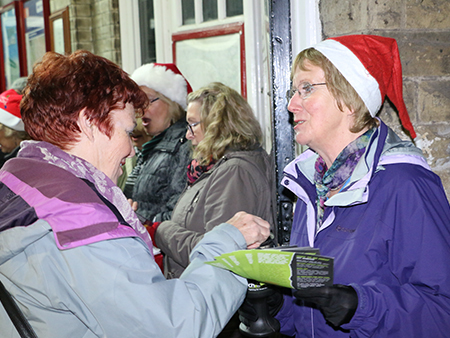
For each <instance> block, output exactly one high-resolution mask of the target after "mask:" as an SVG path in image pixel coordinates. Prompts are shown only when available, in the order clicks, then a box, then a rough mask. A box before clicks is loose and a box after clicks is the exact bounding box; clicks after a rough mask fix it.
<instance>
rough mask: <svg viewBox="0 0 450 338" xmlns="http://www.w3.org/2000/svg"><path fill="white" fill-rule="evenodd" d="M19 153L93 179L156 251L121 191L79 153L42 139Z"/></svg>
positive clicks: (151, 248) (87, 178) (28, 144)
mask: <svg viewBox="0 0 450 338" xmlns="http://www.w3.org/2000/svg"><path fill="white" fill-rule="evenodd" d="M18 156H19V157H26V158H32V159H36V160H41V161H44V162H47V163H50V164H52V165H55V166H57V167H60V168H62V169H64V170H66V171H68V172H70V173H71V174H73V175H75V176H76V177H79V178H82V179H86V180H88V181H90V182H92V183H93V184H94V185H95V188H96V189H97V191H98V192H99V193H100V194H101V195H102V196H103V197H105V198H106V199H107V200H108V201H110V202H111V203H112V204H114V206H115V207H116V208H117V210H119V212H120V214H121V215H122V217H123V218H124V219H125V221H126V222H127V223H128V224H129V225H130V226H131V227H132V228H133V229H134V230H135V231H136V234H137V235H138V236H139V237H140V238H142V240H143V241H144V242H145V243H146V244H147V245H148V247H149V249H150V252H151V253H152V254H153V244H152V241H151V238H150V235H149V234H148V232H147V229H146V228H145V227H144V226H143V225H142V224H141V222H140V221H139V219H138V218H137V216H136V213H135V212H134V211H133V209H131V206H130V204H129V203H128V201H127V199H126V197H125V195H124V194H123V193H122V190H120V188H119V187H118V186H117V185H115V184H114V183H113V181H111V180H110V179H109V177H108V176H106V175H105V174H104V173H103V172H102V171H100V170H98V169H97V168H95V167H94V166H93V165H92V164H91V163H89V162H87V161H85V160H83V159H82V158H79V157H77V156H73V155H70V154H68V153H66V152H65V151H63V150H61V149H60V148H58V147H56V146H54V145H53V144H50V143H47V142H43V141H23V142H22V144H21V149H20V152H19V155H18Z"/></svg>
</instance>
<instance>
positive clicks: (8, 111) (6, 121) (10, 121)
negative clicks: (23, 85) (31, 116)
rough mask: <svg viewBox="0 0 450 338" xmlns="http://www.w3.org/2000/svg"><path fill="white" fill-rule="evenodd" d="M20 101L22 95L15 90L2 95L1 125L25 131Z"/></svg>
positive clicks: (0, 105)
mask: <svg viewBox="0 0 450 338" xmlns="http://www.w3.org/2000/svg"><path fill="white" fill-rule="evenodd" d="M20 100H22V95H19V94H17V92H16V91H15V90H14V89H10V90H7V91H6V92H3V93H1V94H0V123H1V124H3V125H5V126H7V127H9V128H11V129H14V130H17V131H24V130H25V127H24V125H23V122H22V116H21V115H20Z"/></svg>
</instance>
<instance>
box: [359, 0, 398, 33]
mask: <svg viewBox="0 0 450 338" xmlns="http://www.w3.org/2000/svg"><path fill="white" fill-rule="evenodd" d="M402 8H403V4H402V2H401V1H393V0H384V1H381V0H375V1H369V3H368V6H367V12H368V13H370V16H369V27H370V29H398V28H400V27H401V22H402Z"/></svg>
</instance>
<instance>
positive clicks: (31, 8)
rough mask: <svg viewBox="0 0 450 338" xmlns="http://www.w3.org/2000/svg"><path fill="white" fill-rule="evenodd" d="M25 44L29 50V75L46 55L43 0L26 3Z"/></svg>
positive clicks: (24, 6)
mask: <svg viewBox="0 0 450 338" xmlns="http://www.w3.org/2000/svg"><path fill="white" fill-rule="evenodd" d="M23 8H24V17H25V44H26V46H25V47H26V50H27V66H28V74H30V73H31V72H32V70H33V65H34V64H35V62H37V61H40V59H41V58H42V56H43V55H44V54H45V51H46V50H45V30H44V8H43V5H42V0H29V1H27V2H24V4H23Z"/></svg>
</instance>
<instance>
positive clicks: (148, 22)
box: [139, 0, 156, 64]
mask: <svg viewBox="0 0 450 338" xmlns="http://www.w3.org/2000/svg"><path fill="white" fill-rule="evenodd" d="M139 26H140V32H141V34H140V38H141V60H142V64H145V63H150V62H156V45H155V14H154V12H153V0H139Z"/></svg>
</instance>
